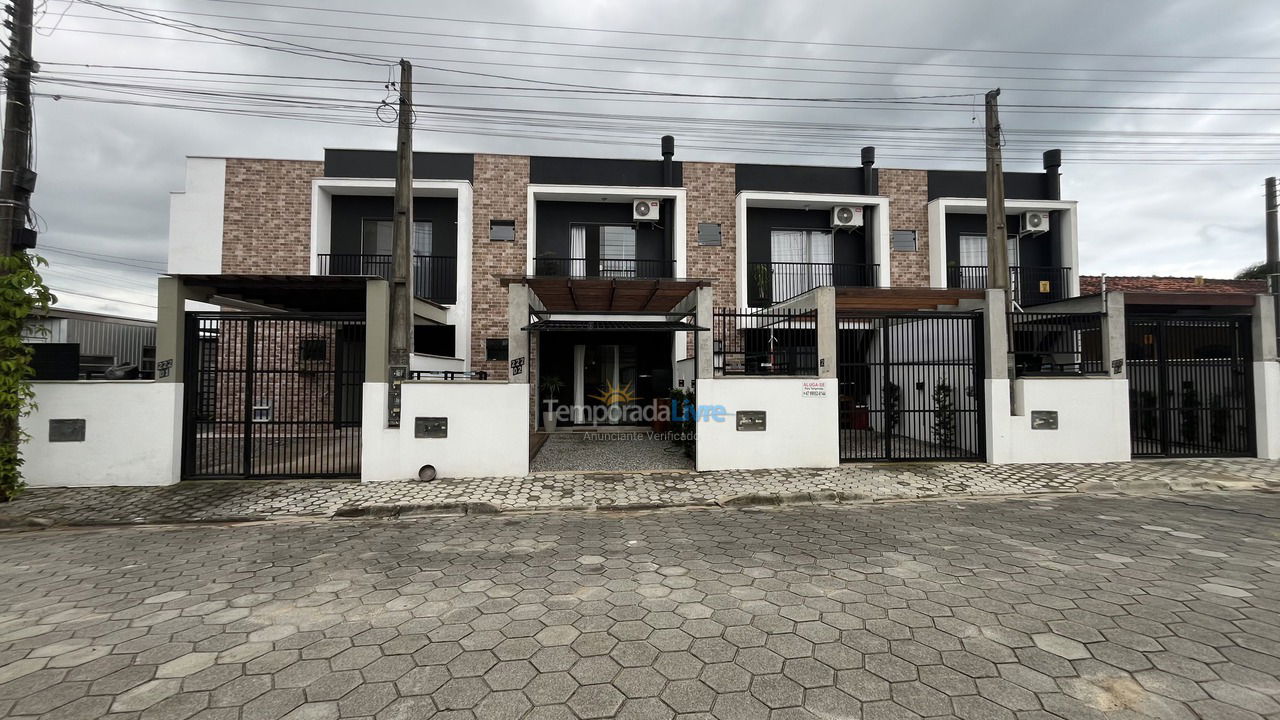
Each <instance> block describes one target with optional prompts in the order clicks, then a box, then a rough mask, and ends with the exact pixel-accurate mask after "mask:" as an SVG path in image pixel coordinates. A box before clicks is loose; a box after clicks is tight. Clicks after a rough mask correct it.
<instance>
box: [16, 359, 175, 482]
mask: <svg viewBox="0 0 1280 720" xmlns="http://www.w3.org/2000/svg"><path fill="white" fill-rule="evenodd" d="M31 385H32V387H33V388H34V389H35V392H36V404H37V408H36V410H35V411H34V412H32V413H31V415H29V416H28V417H26V418H24V419H23V420H22V429H23V430H25V431H26V432H27V434H28V435H30V436H31V437H30V439H29V440H27V441H26V442H24V443H23V444H22V456H23V458H24V460H25V463H24V465H23V468H22V473H23V475H24V476H25V477H26V481H27V484H28V485H30V486H32V487H69V486H93V485H171V484H173V483H176V482H177V481H178V478H179V472H180V470H181V467H180V462H181V461H180V458H181V452H182V384H181V383H156V382H150V381H93V380H81V381H66V382H61V381H37V382H33V383H32V384H31ZM76 418H82V419H84V421H85V439H84V442H56V443H51V442H49V421H50V420H55V419H76Z"/></svg>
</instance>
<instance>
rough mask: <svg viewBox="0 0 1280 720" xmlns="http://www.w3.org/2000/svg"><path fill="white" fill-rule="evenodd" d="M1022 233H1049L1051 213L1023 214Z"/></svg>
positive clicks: (1034, 212)
mask: <svg viewBox="0 0 1280 720" xmlns="http://www.w3.org/2000/svg"><path fill="white" fill-rule="evenodd" d="M1022 232H1024V233H1026V234H1028V235H1039V234H1040V233H1045V232H1049V213H1047V212H1040V211H1039V210H1031V211H1029V212H1024V213H1022Z"/></svg>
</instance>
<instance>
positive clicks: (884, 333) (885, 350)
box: [876, 315, 893, 460]
mask: <svg viewBox="0 0 1280 720" xmlns="http://www.w3.org/2000/svg"><path fill="white" fill-rule="evenodd" d="M876 322H877V323H879V325H880V350H881V352H880V376H881V377H880V396H881V397H884V394H885V390H887V389H888V387H889V383H890V382H891V380H890V373H889V358H890V353H889V332H890V329H891V328H892V327H893V322H892V318H891V317H890V316H888V315H885V316H883V317H879V318H876ZM888 420H889V417H888V413H886V414H885V417H883V418H881V420H880V422H881V427H883V428H884V430H885V431H884V433H882V434H883V435H884V458H885V459H886V460H892V459H893V433H892V432H890V430H889V424H888Z"/></svg>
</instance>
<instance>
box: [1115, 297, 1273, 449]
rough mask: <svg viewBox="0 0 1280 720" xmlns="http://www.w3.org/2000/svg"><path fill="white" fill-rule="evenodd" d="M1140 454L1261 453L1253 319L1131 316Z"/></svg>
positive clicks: (1133, 425) (1135, 442)
mask: <svg viewBox="0 0 1280 720" xmlns="http://www.w3.org/2000/svg"><path fill="white" fill-rule="evenodd" d="M1125 325H1126V342H1125V345H1126V349H1125V355H1126V359H1125V362H1126V364H1127V367H1128V371H1129V436H1130V439H1131V440H1130V442H1131V444H1132V449H1133V455H1134V457H1229V456H1235V457H1240V456H1252V455H1254V454H1255V446H1256V436H1255V434H1254V433H1255V430H1254V427H1255V426H1254V413H1253V376H1252V350H1251V347H1250V337H1249V332H1250V329H1249V318H1245V317H1222V316H1219V317H1213V316H1207V317H1188V316H1160V315H1135V314H1131V315H1128V316H1127V317H1126V318H1125Z"/></svg>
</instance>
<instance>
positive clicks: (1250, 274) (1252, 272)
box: [1236, 260, 1267, 280]
mask: <svg viewBox="0 0 1280 720" xmlns="http://www.w3.org/2000/svg"><path fill="white" fill-rule="evenodd" d="M1236 279H1237V280H1266V279H1267V262H1266V261H1265V260H1260V261H1258V262H1256V263H1254V264H1252V265H1250V266H1249V267H1246V268H1245V269H1243V270H1241V271H1240V272H1238V273H1236Z"/></svg>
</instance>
